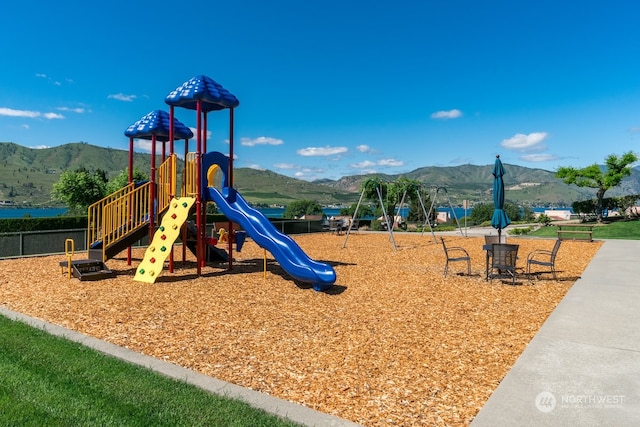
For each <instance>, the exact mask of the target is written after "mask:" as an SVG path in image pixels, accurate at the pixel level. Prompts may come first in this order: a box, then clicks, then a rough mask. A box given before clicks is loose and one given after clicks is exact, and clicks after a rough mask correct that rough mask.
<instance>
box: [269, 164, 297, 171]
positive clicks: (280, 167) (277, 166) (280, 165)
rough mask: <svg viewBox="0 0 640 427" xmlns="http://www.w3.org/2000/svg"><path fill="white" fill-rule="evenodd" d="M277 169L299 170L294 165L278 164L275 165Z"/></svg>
mask: <svg viewBox="0 0 640 427" xmlns="http://www.w3.org/2000/svg"><path fill="white" fill-rule="evenodd" d="M273 167H274V168H276V169H284V170H294V169H299V166H296V165H293V164H291V163H276V164H275V165H273Z"/></svg>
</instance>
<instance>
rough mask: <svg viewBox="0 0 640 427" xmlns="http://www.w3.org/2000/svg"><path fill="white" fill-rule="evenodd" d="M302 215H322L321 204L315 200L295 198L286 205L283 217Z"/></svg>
mask: <svg viewBox="0 0 640 427" xmlns="http://www.w3.org/2000/svg"><path fill="white" fill-rule="evenodd" d="M303 215H322V206H320V203H318V202H316V201H315V200H296V201H293V202H291V203H289V204H288V205H287V207H286V208H285V210H284V213H283V214H282V217H283V218H289V219H293V218H300V217H301V216H303Z"/></svg>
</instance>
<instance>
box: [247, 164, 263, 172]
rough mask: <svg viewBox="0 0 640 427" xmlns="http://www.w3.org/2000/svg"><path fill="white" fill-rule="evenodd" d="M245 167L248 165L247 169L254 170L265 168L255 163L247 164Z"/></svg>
mask: <svg viewBox="0 0 640 427" xmlns="http://www.w3.org/2000/svg"><path fill="white" fill-rule="evenodd" d="M247 167H248V168H249V169H255V170H259V171H263V170H266V169H265V168H263V167H262V166H260V165H256V164H253V165H249V166H247Z"/></svg>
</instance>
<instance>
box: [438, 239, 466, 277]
mask: <svg viewBox="0 0 640 427" xmlns="http://www.w3.org/2000/svg"><path fill="white" fill-rule="evenodd" d="M440 240H441V241H442V248H443V249H444V254H445V256H446V257H447V263H446V264H445V266H444V277H447V274H448V273H449V263H450V262H466V263H467V275H468V276H471V257H470V256H469V252H467V250H466V249H465V248H463V247H461V246H451V247H447V244H446V243H445V242H444V239H443V238H442V237H440Z"/></svg>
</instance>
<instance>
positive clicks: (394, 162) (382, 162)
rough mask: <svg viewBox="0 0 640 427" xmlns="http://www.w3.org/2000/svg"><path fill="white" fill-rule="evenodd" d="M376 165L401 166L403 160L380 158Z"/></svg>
mask: <svg viewBox="0 0 640 427" xmlns="http://www.w3.org/2000/svg"><path fill="white" fill-rule="evenodd" d="M378 165H380V166H402V165H404V162H402V161H400V160H396V159H382V160H378Z"/></svg>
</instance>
